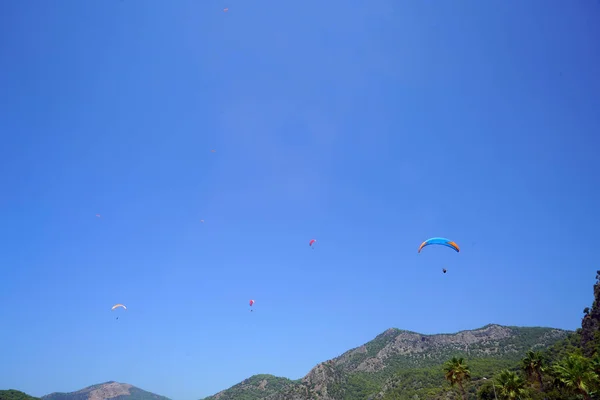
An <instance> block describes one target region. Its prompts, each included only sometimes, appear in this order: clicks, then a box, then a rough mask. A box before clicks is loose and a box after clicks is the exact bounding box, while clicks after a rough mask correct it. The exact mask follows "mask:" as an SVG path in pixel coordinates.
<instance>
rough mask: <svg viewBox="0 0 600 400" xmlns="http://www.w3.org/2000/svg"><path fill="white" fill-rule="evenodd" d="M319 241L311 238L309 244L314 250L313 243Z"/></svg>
mask: <svg viewBox="0 0 600 400" xmlns="http://www.w3.org/2000/svg"><path fill="white" fill-rule="evenodd" d="M315 243H317V240H316V239H310V242H308V245H309V246H310V247H311V248H312V249H313V250H314V249H315V248H314V247H313V244H315Z"/></svg>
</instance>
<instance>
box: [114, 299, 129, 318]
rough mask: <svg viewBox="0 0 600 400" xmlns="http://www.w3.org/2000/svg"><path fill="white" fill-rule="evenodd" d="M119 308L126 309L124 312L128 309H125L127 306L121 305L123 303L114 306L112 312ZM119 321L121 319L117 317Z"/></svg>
mask: <svg viewBox="0 0 600 400" xmlns="http://www.w3.org/2000/svg"><path fill="white" fill-rule="evenodd" d="M119 307H123V309H124V310H127V307H125V306H124V305H123V304H121V303H118V304H115V305H114V306H112V308H111V311H114V310H116V309H117V308H119ZM117 319H119V317H117Z"/></svg>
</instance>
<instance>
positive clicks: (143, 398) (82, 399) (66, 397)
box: [42, 381, 170, 400]
mask: <svg viewBox="0 0 600 400" xmlns="http://www.w3.org/2000/svg"><path fill="white" fill-rule="evenodd" d="M108 399H112V400H133V399H135V400H170V399H169V398H167V397H164V396H159V395H157V394H154V393H150V392H147V391H145V390H142V389H140V388H137V387H135V386H133V385H130V384H129V383H120V382H115V381H108V382H104V383H99V384H97V385H92V386H88V387H86V388H83V389H81V390H78V391H76V392H70V393H50V394H48V395H46V396H42V400H108Z"/></svg>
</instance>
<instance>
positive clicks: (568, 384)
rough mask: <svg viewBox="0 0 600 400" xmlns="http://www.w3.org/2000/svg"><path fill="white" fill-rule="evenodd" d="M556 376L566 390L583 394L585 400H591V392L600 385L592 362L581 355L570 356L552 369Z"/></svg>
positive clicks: (573, 354)
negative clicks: (595, 386)
mask: <svg viewBox="0 0 600 400" xmlns="http://www.w3.org/2000/svg"><path fill="white" fill-rule="evenodd" d="M552 372H553V373H554V376H555V377H556V379H557V380H558V382H559V383H560V384H562V385H563V386H564V387H565V388H567V389H569V390H571V391H573V392H575V393H578V394H581V395H582V396H583V398H584V399H585V400H591V398H592V397H591V396H590V392H591V390H592V388H593V386H594V385H595V384H597V383H598V375H596V373H595V372H594V370H593V367H592V364H591V362H590V360H588V359H587V358H585V357H583V356H582V355H580V354H576V353H572V354H568V355H567V356H566V357H565V358H564V359H562V360H561V361H560V362H558V363H556V364H554V366H553V368H552Z"/></svg>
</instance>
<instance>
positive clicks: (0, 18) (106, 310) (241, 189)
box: [0, 0, 600, 400]
mask: <svg viewBox="0 0 600 400" xmlns="http://www.w3.org/2000/svg"><path fill="white" fill-rule="evenodd" d="M224 7H228V8H229V12H227V13H224V12H223V8H224ZM599 17H600V4H599V3H598V2H596V1H592V0H589V1H585V0H573V1H558V0H529V1H516V0H514V1H513V0H511V1H505V0H503V1H499V0H498V1H479V0H472V1H467V0H462V1H461V0H456V1H402V2H399V1H392V0H372V1H369V2H364V1H363V2H360V1H350V2H348V1H341V0H332V1H328V2H322V1H316V0H303V1H279V2H273V1H270V2H269V1H263V0H247V1H246V0H229V1H227V2H223V1H216V0H202V1H200V0H185V1H184V0H172V1H165V0H144V1H142V0H124V1H118V0H114V1H113V0H90V1H81V0H69V1H67V0H53V1H33V2H31V1H30V2H26V1H17V0H14V1H8V0H7V1H3V2H1V3H0V41H1V42H0V70H1V73H0V88H1V90H0V132H1V135H2V141H1V145H0V168H1V174H0V179H1V181H0V213H1V215H0V217H1V219H2V229H1V230H0V234H1V238H0V239H1V240H0V243H2V246H1V251H0V268H1V276H2V280H1V285H2V287H1V290H0V321H1V322H0V323H1V326H0V327H1V329H0V354H2V362H1V363H0V388H16V389H19V390H23V391H25V392H28V393H30V394H33V395H36V396H39V395H44V394H47V393H49V392H54V391H74V390H78V389H81V388H83V387H85V386H88V385H91V384H95V383H99V382H104V381H108V380H116V381H119V382H127V383H131V384H133V385H136V386H138V387H141V388H142V389H145V390H149V391H152V392H156V393H158V394H162V395H165V396H169V397H171V398H172V399H174V400H195V399H198V398H200V397H203V396H206V395H210V394H213V393H215V392H217V391H219V390H222V389H225V388H227V387H229V386H230V385H233V384H235V383H237V382H239V381H241V380H243V379H245V378H247V377H249V376H251V375H253V374H257V373H272V374H275V375H279V376H286V377H290V378H294V379H295V378H299V377H301V376H303V375H304V374H305V373H307V372H308V371H309V370H310V369H311V368H312V367H313V366H314V365H315V364H317V363H318V362H321V361H324V360H327V359H329V358H332V357H335V356H337V355H339V354H341V353H342V352H344V351H346V350H348V349H350V348H352V347H355V346H359V345H361V344H362V343H364V342H367V341H369V340H371V339H372V338H373V337H375V336H376V335H377V334H379V333H381V332H382V331H384V330H385V329H387V328H390V327H398V328H403V329H409V330H413V331H418V332H422V333H437V332H455V331H458V330H462V329H472V328H478V327H481V326H483V325H485V324H488V323H491V322H493V323H499V324H506V325H528V326H532V325H536V326H551V327H557V328H565V329H575V328H577V327H578V326H579V324H580V318H581V315H582V310H583V308H584V307H586V306H589V305H591V302H592V285H593V283H594V275H595V271H596V269H600V263H599V262H598V251H597V247H598V246H597V244H595V236H596V234H597V232H598V226H599V225H600V213H599V212H598V206H599V204H600V178H599V171H600V156H599V155H598V153H599V151H600V112H599V110H600V74H598V66H599V65H600V46H599V45H598V38H599V37H600V26H599V25H598V23H597V21H598V18H599ZM211 149H215V150H216V153H211V152H210V150H211ZM97 213H99V214H101V215H102V218H100V219H99V218H96V217H95V214H97ZM200 219H204V220H205V223H204V224H202V223H200ZM431 236H445V237H449V238H451V239H454V240H455V241H456V242H457V243H458V244H459V245H460V246H461V248H462V251H461V252H460V253H459V254H457V253H455V252H453V251H452V250H450V249H447V248H444V247H439V246H438V247H429V248H427V249H425V250H424V251H423V252H422V253H421V254H417V247H418V245H419V244H420V243H421V241H422V240H424V239H426V238H428V237H431ZM313 237H314V238H316V239H317V241H318V242H317V246H316V248H315V250H311V249H310V248H309V246H308V241H309V240H310V239H311V238H313ZM594 248H596V249H594ZM443 267H445V268H447V269H448V273H447V274H445V275H444V274H442V272H441V269H442V268H443ZM251 298H252V299H255V300H256V304H255V305H254V308H255V312H254V313H250V312H248V309H249V306H248V300H249V299H251ZM118 302H122V303H124V304H126V305H127V306H128V310H127V311H126V312H120V311H122V310H120V311H117V312H119V314H120V318H119V320H116V316H115V314H116V312H111V311H110V307H111V306H112V305H113V304H115V303H118Z"/></svg>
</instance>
